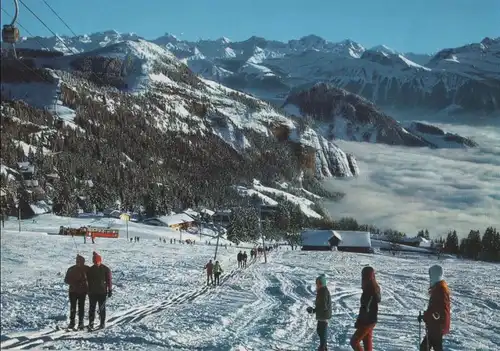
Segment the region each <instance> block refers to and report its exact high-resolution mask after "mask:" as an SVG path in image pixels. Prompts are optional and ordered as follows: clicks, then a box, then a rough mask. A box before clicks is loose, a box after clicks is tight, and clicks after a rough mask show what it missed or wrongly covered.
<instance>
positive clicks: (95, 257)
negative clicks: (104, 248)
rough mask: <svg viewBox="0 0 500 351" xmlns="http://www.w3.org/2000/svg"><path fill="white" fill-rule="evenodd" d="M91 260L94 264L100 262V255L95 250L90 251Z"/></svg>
mask: <svg viewBox="0 0 500 351" xmlns="http://www.w3.org/2000/svg"><path fill="white" fill-rule="evenodd" d="M92 262H93V263H94V264H100V263H101V262H102V257H101V256H99V254H98V253H97V252H95V251H94V252H93V253H92Z"/></svg>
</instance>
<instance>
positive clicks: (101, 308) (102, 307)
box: [99, 272, 125, 314]
mask: <svg viewBox="0 0 500 351" xmlns="http://www.w3.org/2000/svg"><path fill="white" fill-rule="evenodd" d="M124 276H125V274H124V273H123V272H121V275H120V276H119V277H118V279H116V282H115V283H114V285H117V283H118V282H119V281H120V279H121V278H123V277H124ZM108 299H109V297H107V298H106V300H104V302H103V303H102V305H101V307H99V314H101V312H102V310H103V309H104V306H105V305H106V302H107V301H108Z"/></svg>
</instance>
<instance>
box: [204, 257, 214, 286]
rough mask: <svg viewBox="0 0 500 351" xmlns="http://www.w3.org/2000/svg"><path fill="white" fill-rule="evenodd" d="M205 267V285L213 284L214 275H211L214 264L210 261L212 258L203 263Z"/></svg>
mask: <svg viewBox="0 0 500 351" xmlns="http://www.w3.org/2000/svg"><path fill="white" fill-rule="evenodd" d="M205 269H206V270H207V285H210V284H213V283H214V276H213V270H214V264H213V263H212V260H210V261H208V263H207V264H206V265H205Z"/></svg>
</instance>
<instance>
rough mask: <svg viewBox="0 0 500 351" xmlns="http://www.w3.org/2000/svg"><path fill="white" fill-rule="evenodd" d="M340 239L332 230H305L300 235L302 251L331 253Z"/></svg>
mask: <svg viewBox="0 0 500 351" xmlns="http://www.w3.org/2000/svg"><path fill="white" fill-rule="evenodd" d="M340 240H341V238H340V235H339V234H338V233H337V232H335V231H334V230H314V229H311V230H305V231H303V232H302V233H301V241H302V250H303V251H331V250H332V248H333V247H336V246H337V245H338V244H339V242H340Z"/></svg>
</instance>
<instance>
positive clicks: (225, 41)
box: [216, 37, 231, 44]
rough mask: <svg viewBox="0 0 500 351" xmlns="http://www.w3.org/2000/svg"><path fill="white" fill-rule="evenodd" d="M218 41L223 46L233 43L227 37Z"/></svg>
mask: <svg viewBox="0 0 500 351" xmlns="http://www.w3.org/2000/svg"><path fill="white" fill-rule="evenodd" d="M216 41H217V42H218V43H221V44H229V43H231V40H230V39H229V38H227V37H220V38H219V39H217V40H216Z"/></svg>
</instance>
